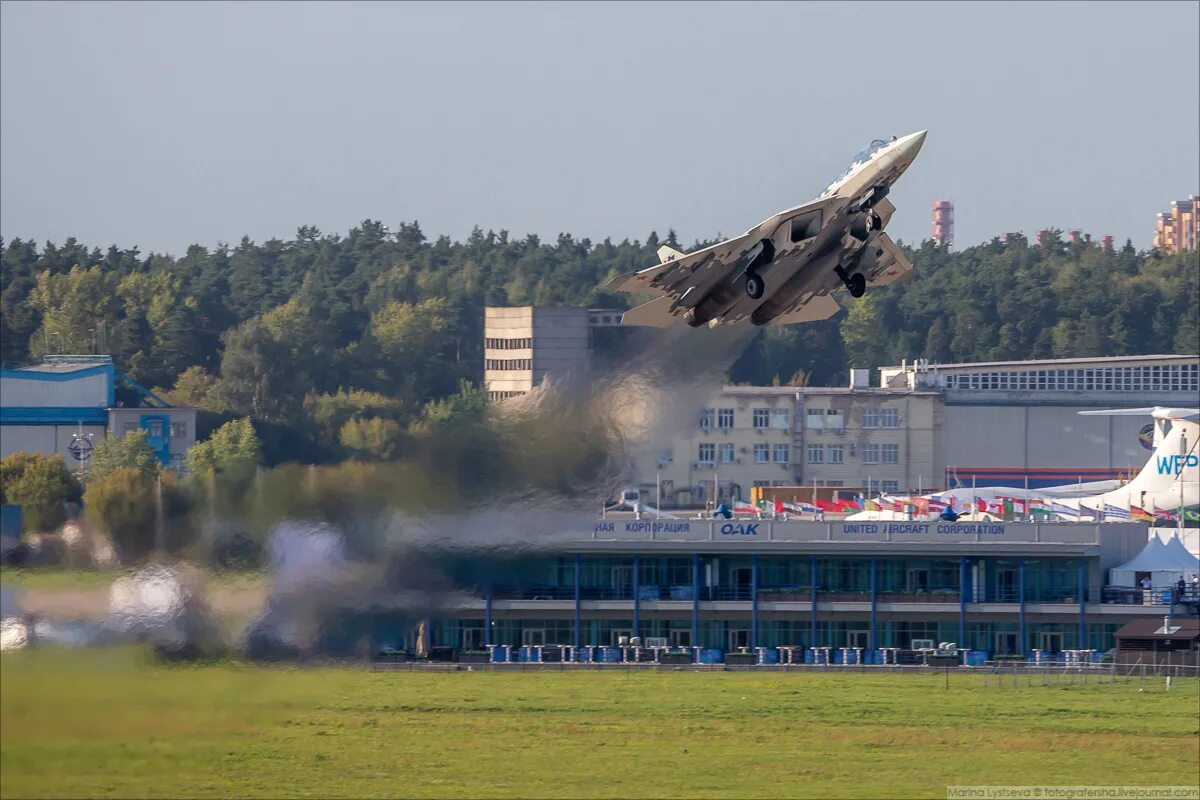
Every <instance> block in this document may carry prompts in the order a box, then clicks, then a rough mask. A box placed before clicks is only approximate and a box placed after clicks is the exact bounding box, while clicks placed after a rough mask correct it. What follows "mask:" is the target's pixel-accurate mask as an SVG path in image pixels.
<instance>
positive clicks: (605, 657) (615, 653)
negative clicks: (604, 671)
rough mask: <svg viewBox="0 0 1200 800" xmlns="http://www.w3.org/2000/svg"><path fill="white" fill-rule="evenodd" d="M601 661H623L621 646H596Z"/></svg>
mask: <svg viewBox="0 0 1200 800" xmlns="http://www.w3.org/2000/svg"><path fill="white" fill-rule="evenodd" d="M596 649H597V650H598V651H599V652H598V653H597V656H598V659H597V660H599V661H601V662H603V663H605V664H619V663H620V662H621V648H619V647H598V648H596Z"/></svg>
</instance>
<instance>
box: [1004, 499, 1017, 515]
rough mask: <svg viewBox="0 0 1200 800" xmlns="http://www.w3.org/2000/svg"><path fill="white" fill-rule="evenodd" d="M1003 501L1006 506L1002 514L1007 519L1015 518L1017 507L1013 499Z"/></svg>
mask: <svg viewBox="0 0 1200 800" xmlns="http://www.w3.org/2000/svg"><path fill="white" fill-rule="evenodd" d="M1002 499H1003V500H1004V506H1003V508H1002V510H1001V513H1003V514H1004V516H1005V517H1011V516H1013V514H1015V513H1016V506H1015V504H1014V503H1013V499H1012V498H1011V497H1005V498H1002Z"/></svg>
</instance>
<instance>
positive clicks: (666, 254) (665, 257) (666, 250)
mask: <svg viewBox="0 0 1200 800" xmlns="http://www.w3.org/2000/svg"><path fill="white" fill-rule="evenodd" d="M683 255H684V254H683V253H682V252H680V251H679V250H676V249H675V248H674V247H671V246H670V245H667V244H664V245H663V246H662V247H660V248H658V263H660V264H665V263H667V262H668V261H678V260H679V259H681V258H683Z"/></svg>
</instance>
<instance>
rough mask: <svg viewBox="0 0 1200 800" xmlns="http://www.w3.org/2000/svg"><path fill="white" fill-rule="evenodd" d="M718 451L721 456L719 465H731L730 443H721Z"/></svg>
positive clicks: (731, 446) (731, 444)
mask: <svg viewBox="0 0 1200 800" xmlns="http://www.w3.org/2000/svg"><path fill="white" fill-rule="evenodd" d="M718 450H719V452H720V454H721V463H722V464H732V463H733V443H732V442H723V443H722V444H721V445H720V447H719V448H718Z"/></svg>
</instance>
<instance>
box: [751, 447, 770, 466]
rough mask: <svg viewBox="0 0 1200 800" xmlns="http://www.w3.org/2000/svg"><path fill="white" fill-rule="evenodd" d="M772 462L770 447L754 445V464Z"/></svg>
mask: <svg viewBox="0 0 1200 800" xmlns="http://www.w3.org/2000/svg"><path fill="white" fill-rule="evenodd" d="M770 461H771V448H770V445H765V444H756V445H754V463H755V464H767V463H769V462H770Z"/></svg>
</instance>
